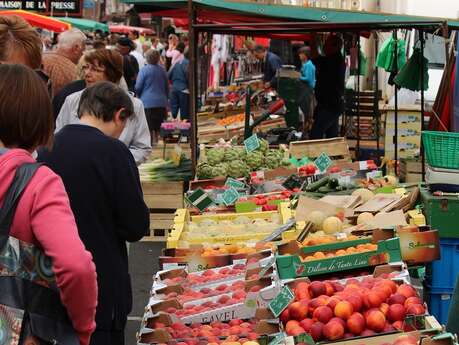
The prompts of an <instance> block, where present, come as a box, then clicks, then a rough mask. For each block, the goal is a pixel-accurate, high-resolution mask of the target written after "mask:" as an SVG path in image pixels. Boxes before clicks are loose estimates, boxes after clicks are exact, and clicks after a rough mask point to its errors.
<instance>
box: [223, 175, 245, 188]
mask: <svg viewBox="0 0 459 345" xmlns="http://www.w3.org/2000/svg"><path fill="white" fill-rule="evenodd" d="M225 186H227V187H234V188H236V189H243V188H244V187H245V183H244V182H241V181H238V180H236V179H234V178H232V177H228V178H227V179H226V182H225Z"/></svg>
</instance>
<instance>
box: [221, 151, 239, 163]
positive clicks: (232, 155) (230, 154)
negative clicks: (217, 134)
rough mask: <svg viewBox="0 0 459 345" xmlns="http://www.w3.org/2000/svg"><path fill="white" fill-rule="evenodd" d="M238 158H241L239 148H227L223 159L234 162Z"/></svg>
mask: <svg viewBox="0 0 459 345" xmlns="http://www.w3.org/2000/svg"><path fill="white" fill-rule="evenodd" d="M236 159H240V158H239V150H237V149H227V150H226V151H225V155H224V158H223V160H224V161H225V162H232V161H234V160H236Z"/></svg>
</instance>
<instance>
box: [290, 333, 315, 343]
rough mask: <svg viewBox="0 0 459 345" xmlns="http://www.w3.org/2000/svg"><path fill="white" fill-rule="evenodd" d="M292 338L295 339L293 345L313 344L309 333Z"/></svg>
mask: <svg viewBox="0 0 459 345" xmlns="http://www.w3.org/2000/svg"><path fill="white" fill-rule="evenodd" d="M294 338H295V344H299V343H304V344H306V345H314V344H315V341H314V339H312V337H311V335H310V334H309V333H303V334H300V335H297V336H295V337H294Z"/></svg>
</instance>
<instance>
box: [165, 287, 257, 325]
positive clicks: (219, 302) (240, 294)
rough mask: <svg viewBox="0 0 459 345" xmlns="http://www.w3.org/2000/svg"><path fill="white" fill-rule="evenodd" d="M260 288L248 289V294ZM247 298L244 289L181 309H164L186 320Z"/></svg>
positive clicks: (186, 304)
mask: <svg viewBox="0 0 459 345" xmlns="http://www.w3.org/2000/svg"><path fill="white" fill-rule="evenodd" d="M226 288H227V285H226V284H222V285H219V286H218V287H217V289H220V290H223V289H226ZM261 288H262V287H261V286H259V285H255V286H252V287H251V288H250V289H249V292H258V291H260V290H261ZM246 296H247V292H246V291H245V289H244V288H242V289H238V290H236V291H233V292H232V293H227V294H222V295H217V296H214V297H213V298H210V299H207V300H194V301H190V302H186V303H184V304H183V308H182V309H177V308H174V307H169V308H167V309H166V312H167V313H169V314H173V315H175V316H177V317H178V318H186V317H188V316H191V315H196V314H200V313H205V312H209V311H213V310H217V309H220V308H223V307H227V306H231V305H235V304H239V303H243V302H244V301H245V298H246Z"/></svg>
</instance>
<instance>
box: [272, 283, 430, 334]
mask: <svg viewBox="0 0 459 345" xmlns="http://www.w3.org/2000/svg"><path fill="white" fill-rule="evenodd" d="M293 290H294V293H295V301H294V302H292V303H291V304H290V305H289V306H288V307H287V309H285V310H284V311H283V312H282V314H281V315H280V319H281V321H282V322H283V324H284V326H285V330H286V332H287V334H288V335H299V334H302V333H309V334H310V335H311V336H312V338H313V339H314V340H315V341H321V340H329V341H333V340H338V339H343V338H352V337H355V336H371V335H375V334H377V333H385V332H391V331H395V330H403V321H404V319H405V316H406V315H409V314H412V315H423V314H425V312H426V310H425V307H424V305H423V302H422V301H421V299H420V298H419V297H418V296H417V293H416V291H415V289H414V288H413V287H412V286H411V285H408V284H401V285H397V284H396V283H395V282H394V281H392V280H390V279H383V278H373V277H366V278H363V280H362V281H358V280H357V279H349V280H348V281H347V282H346V284H345V285H342V284H340V283H338V282H334V281H325V282H320V281H314V282H312V283H307V282H299V283H298V284H297V285H296V286H295V288H294V289H293Z"/></svg>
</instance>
